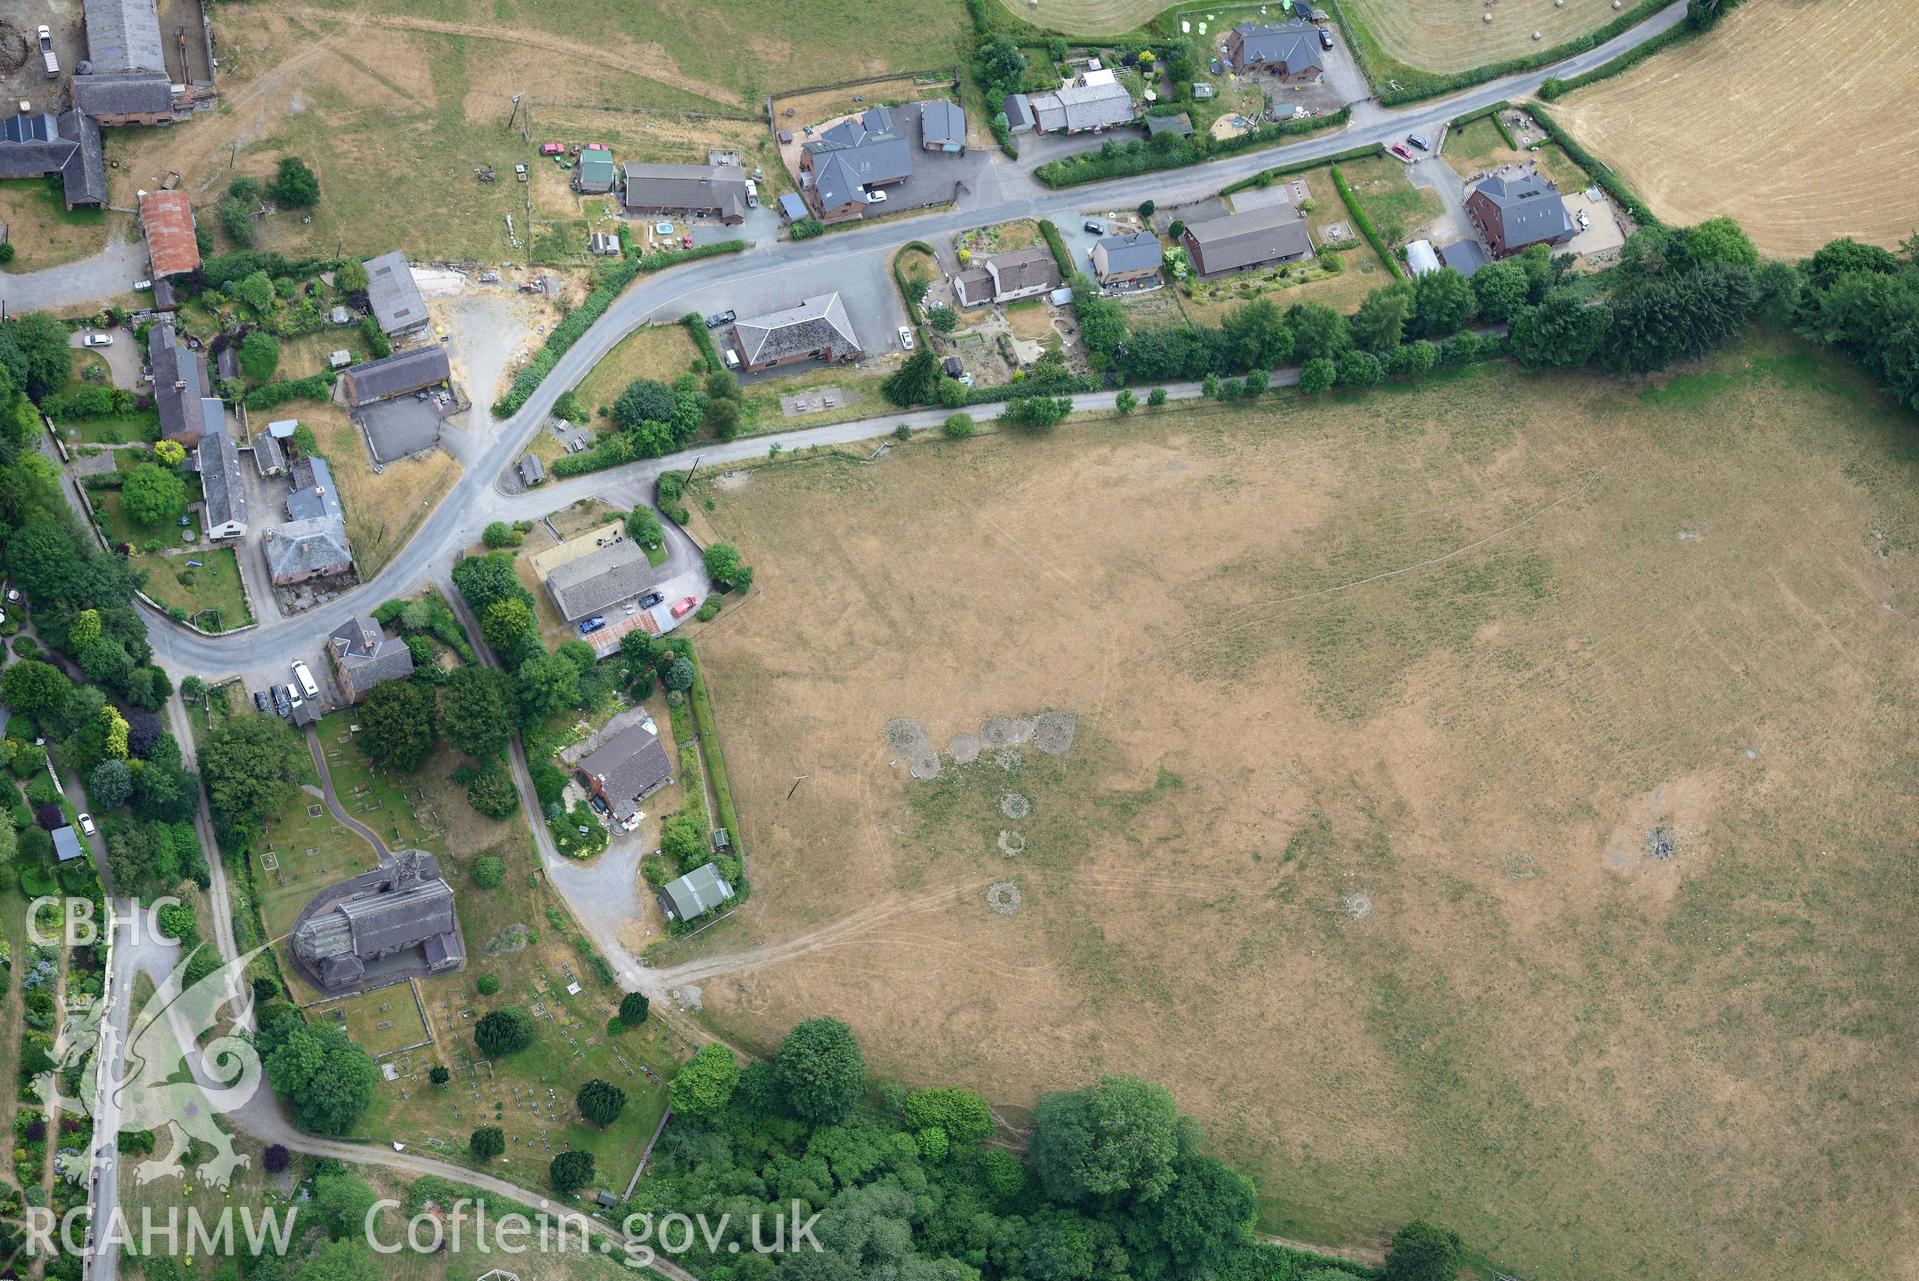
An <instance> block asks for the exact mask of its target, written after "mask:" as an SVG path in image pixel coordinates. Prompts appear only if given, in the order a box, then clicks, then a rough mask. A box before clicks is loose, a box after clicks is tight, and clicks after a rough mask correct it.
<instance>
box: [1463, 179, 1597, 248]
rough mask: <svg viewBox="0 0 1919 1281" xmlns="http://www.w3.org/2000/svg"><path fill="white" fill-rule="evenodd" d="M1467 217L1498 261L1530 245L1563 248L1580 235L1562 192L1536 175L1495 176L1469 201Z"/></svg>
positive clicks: (1472, 194) (1475, 191) (1477, 189)
mask: <svg viewBox="0 0 1919 1281" xmlns="http://www.w3.org/2000/svg"><path fill="white" fill-rule="evenodd" d="M1466 216H1467V217H1468V218H1470V219H1472V223H1473V226H1474V227H1476V228H1478V229H1479V234H1480V235H1482V236H1484V237H1485V238H1486V245H1487V247H1488V248H1490V249H1491V250H1492V256H1493V257H1495V258H1505V257H1507V256H1509V255H1511V254H1516V253H1518V252H1519V251H1520V250H1522V249H1525V248H1527V247H1528V246H1530V245H1561V244H1564V243H1566V242H1567V241H1568V240H1571V239H1572V238H1573V237H1574V236H1575V235H1577V234H1578V230H1577V228H1575V227H1574V226H1573V220H1572V218H1571V216H1570V215H1568V214H1567V212H1566V202H1565V201H1564V200H1561V199H1560V198H1559V188H1557V187H1555V186H1553V184H1552V183H1551V182H1549V181H1548V180H1547V179H1545V178H1543V177H1541V176H1540V175H1538V174H1536V173H1527V174H1517V175H1514V174H1503V173H1496V174H1494V175H1493V176H1492V177H1490V178H1487V179H1486V180H1485V181H1483V182H1481V183H1480V184H1479V185H1478V186H1477V187H1474V188H1473V189H1472V191H1471V192H1470V193H1469V194H1468V195H1467V197H1466Z"/></svg>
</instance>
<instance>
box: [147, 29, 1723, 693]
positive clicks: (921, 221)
mask: <svg viewBox="0 0 1919 1281" xmlns="http://www.w3.org/2000/svg"><path fill="white" fill-rule="evenodd" d="M1685 15H1686V6H1685V4H1684V2H1683V0H1676V2H1675V3H1674V4H1672V5H1670V6H1668V7H1667V8H1665V9H1662V10H1660V11H1659V12H1658V13H1657V14H1655V15H1653V16H1652V17H1651V18H1649V19H1647V20H1646V21H1645V22H1642V23H1640V24H1639V25H1638V26H1636V27H1634V28H1632V29H1631V30H1630V31H1627V32H1625V33H1624V34H1622V35H1620V36H1618V37H1616V38H1614V39H1612V40H1610V41H1608V42H1606V43H1605V44H1603V45H1601V46H1599V47H1598V48H1596V49H1592V50H1589V51H1587V52H1585V53H1582V54H1578V55H1576V56H1574V57H1571V58H1567V59H1565V60H1564V61H1561V62H1558V63H1555V64H1553V65H1552V66H1550V67H1545V68H1541V69H1539V70H1536V71H1529V72H1523V73H1521V74H1518V75H1513V76H1507V77H1504V78H1502V79H1499V80H1494V81H1489V82H1488V83H1486V84H1483V85H1479V86H1477V87H1475V88H1473V89H1469V90H1466V91H1465V92H1463V93H1459V94H1455V95H1453V96H1452V97H1450V98H1443V99H1438V100H1435V101H1432V102H1425V103H1418V104H1415V105H1413V106H1410V107H1407V108H1404V109H1402V110H1400V111H1396V112H1391V113H1388V114H1387V115H1386V116H1385V117H1384V118H1383V119H1381V120H1377V121H1374V122H1372V123H1365V124H1355V125H1349V126H1348V127H1347V128H1345V129H1343V130H1340V131H1338V132H1336V133H1329V134H1322V135H1316V136H1310V137H1307V138H1304V139H1301V140H1299V141H1297V142H1290V143H1286V144H1284V145H1281V146H1277V147H1273V148H1271V149H1269V150H1266V151H1258V152H1249V153H1247V154H1244V155H1238V156H1230V157H1226V158H1224V159H1220V160H1214V161H1209V162H1207V163H1205V164H1203V165H1196V166H1192V167H1190V168H1187V169H1180V170H1171V171H1168V172H1166V173H1162V174H1149V175H1145V176H1143V177H1138V178H1124V179H1116V180H1112V181H1108V182H1099V183H1089V184H1087V185H1086V186H1083V187H1073V188H1067V189H1065V190H1061V191H1051V190H1048V189H1047V188H1044V187H1042V186H1040V185H1039V184H1038V183H1037V182H1035V181H1034V180H1033V178H1032V176H1031V175H1030V174H1029V173H1027V172H1025V171H1024V170H1022V169H1020V168H1018V167H1017V166H1015V165H1012V164H1009V163H999V164H995V165H993V166H992V167H991V168H989V169H988V170H987V171H986V173H985V175H984V177H983V178H982V179H981V181H980V183H979V184H978V187H977V188H976V189H975V190H974V191H972V192H971V193H970V194H969V195H968V197H967V198H966V200H965V202H964V203H963V204H962V205H961V206H959V207H957V208H954V209H949V210H945V211H942V212H939V213H934V214H928V215H924V216H919V217H911V218H904V219H901V220H898V221H891V220H888V221H882V222H878V223H875V224H874V225H872V226H870V227H858V228H855V229H853V230H849V231H841V232H831V233H828V234H827V235H824V236H820V237H817V238H815V239H812V240H803V241H796V242H791V243H778V244H773V245H761V246H758V247H756V248H755V249H754V250H753V251H751V252H748V253H745V254H740V255H731V256H723V257H718V258H707V259H702V260H700V261H698V262H694V263H691V264H689V265H687V266H685V267H680V268H675V269H672V270H670V271H667V272H663V273H661V274H658V275H655V276H650V277H644V278H642V279H641V280H640V281H639V282H638V283H636V284H635V285H633V286H630V287H629V288H628V289H627V291H626V292H625V293H624V294H622V295H621V296H620V297H619V298H618V299H616V300H615V301H614V303H613V305H612V306H611V307H610V308H608V309H607V312H606V314H605V315H603V316H602V317H600V319H599V320H598V321H597V322H596V323H595V324H594V325H593V327H592V328H591V329H589V330H588V331H587V332H586V334H585V335H584V336H583V337H581V339H580V340H579V341H578V342H576V343H575V344H574V345H573V346H572V347H571V348H570V349H568V350H567V352H566V353H565V354H564V355H562V356H561V357H560V359H559V361H558V362H557V364H556V365H555V366H554V369H553V372H552V373H550V374H549V375H548V376H547V378H546V380H545V381H544V382H543V383H541V385H540V387H539V388H538V390H536V391H535V392H534V393H533V394H532V396H530V397H529V398H528V399H527V401H526V403H525V404H524V405H523V406H522V407H521V408H520V410H519V412H518V413H516V414H514V415H513V416H512V417H511V418H510V419H508V420H507V421H506V422H505V423H503V424H501V426H500V427H499V429H498V431H497V433H496V434H495V436H494V440H493V443H492V444H491V445H490V446H489V447H487V448H486V449H485V450H484V452H483V453H481V454H479V455H478V456H477V457H475V458H473V459H472V460H471V461H470V462H469V464H468V466H467V467H466V470H465V472H464V473H463V474H462V475H461V477H460V479H459V481H458V482H457V483H456V484H455V485H454V487H453V489H452V491H451V492H450V493H449V494H448V495H447V497H446V498H445V500H444V501H442V502H441V503H440V505H439V506H438V507H437V508H436V509H435V510H434V511H433V513H432V514H431V515H430V516H428V518H427V519H426V521H425V522H424V523H423V524H422V525H421V527H420V529H419V531H418V532H417V533H415V534H414V536H413V538H412V540H411V541H410V542H409V543H408V544H407V546H406V547H405V548H403V549H402V550H401V552H400V554H399V555H398V556H396V557H395V558H394V559H393V560H392V561H391V562H389V563H388V564H387V566H386V568H385V569H383V570H381V571H380V573H379V574H378V575H377V576H375V577H374V578H373V579H372V580H371V581H370V582H368V583H365V584H363V585H362V586H360V587H359V588H357V589H355V590H353V591H350V592H348V593H346V594H345V595H344V596H342V597H341V598H339V599H337V600H334V601H333V602H331V603H329V604H327V605H323V606H320V607H318V608H315V609H312V610H308V611H307V612H306V613H303V614H300V615H299V616H297V617H295V618H289V619H284V620H279V621H263V622H262V623H261V624H260V626H258V627H255V628H254V629H252V630H251V631H248V632H243V633H241V634H239V635H236V636H231V637H225V638H222V637H213V636H202V635H200V634H198V633H189V632H187V631H185V630H184V629H183V628H180V627H178V626H175V625H174V624H172V623H171V622H170V621H169V620H167V619H165V618H163V617H161V616H158V615H155V614H153V613H152V611H148V612H149V615H150V617H151V620H152V622H153V626H152V627H151V628H150V629H149V631H150V634H151V636H152V640H153V646H154V650H155V652H156V653H157V654H158V655H159V657H160V660H161V661H162V663H163V664H164V665H165V666H166V667H167V668H168V669H169V670H170V671H172V672H173V673H174V674H175V675H176V677H177V676H179V675H183V674H186V673H189V672H192V673H198V674H200V675H202V676H209V677H211V676H223V675H227V674H229V673H232V672H234V671H236V670H238V669H240V668H254V669H259V670H262V671H265V670H269V669H271V670H276V671H277V670H281V669H283V668H284V667H285V665H286V663H288V662H290V661H291V660H292V659H293V658H295V657H298V656H300V655H301V654H304V653H307V652H308V651H309V650H311V649H312V648H313V647H314V646H315V645H316V644H317V643H318V639H317V638H319V637H321V636H324V635H326V634H327V633H328V632H330V631H332V630H333V629H334V628H335V627H337V626H339V625H340V624H341V623H342V622H344V621H345V620H346V619H347V618H348V617H349V616H350V615H352V614H354V613H356V612H358V611H361V610H365V609H369V608H372V607H373V606H374V605H377V604H378V603H379V602H381V601H384V600H387V599H390V598H392V597H395V596H400V595H404V594H405V593H406V592H408V591H411V590H413V589H414V588H415V587H417V586H418V585H419V584H420V583H422V582H425V581H427V580H428V579H429V578H432V577H434V576H435V574H436V570H438V569H442V568H444V566H445V565H446V564H447V563H449V562H450V561H451V560H452V559H453V558H454V557H456V556H457V555H458V554H459V553H460V551H461V550H462V549H463V548H465V547H468V546H471V545H472V544H473V543H474V542H476V541H478V538H479V534H480V531H481V530H482V529H483V528H485V526H486V525H487V524H488V523H489V522H490V521H494V520H512V519H527V518H533V517H537V516H539V515H541V514H543V513H545V512H549V511H553V510H555V509H557V508H559V507H561V506H564V505H565V504H566V503H568V502H571V501H573V500H574V499H576V498H581V497H586V496H589V495H598V496H612V495H614V494H617V495H618V496H619V498H620V500H621V501H626V502H633V501H638V500H639V498H641V497H642V496H644V497H649V498H650V496H651V481H652V479H653V477H655V476H657V475H659V473H660V472H662V471H666V470H669V469H681V468H685V467H688V466H690V465H691V464H692V462H693V460H694V459H695V458H696V457H698V458H703V459H704V463H703V465H710V464H717V463H726V462H734V461H739V460H742V459H746V458H755V457H764V456H765V454H766V451H767V449H768V447H769V446H771V445H773V444H778V445H780V446H781V448H782V449H788V450H790V449H796V448H804V447H806V446H809V445H834V444H848V443H851V442H854V441H860V440H867V439H870V438H871V437H873V436H875V435H879V434H882V433H884V432H886V431H888V430H890V429H891V428H892V427H893V426H894V425H895V424H897V423H900V422H905V423H907V424H908V425H910V426H913V427H918V428H924V427H931V426H935V425H937V424H938V423H939V422H940V421H941V420H943V419H944V418H945V417H946V411H944V410H922V411H918V412H914V413H906V414H888V415H885V416H882V417H876V418H868V419H862V420H860V421H857V422H849V423H839V424H835V425H832V426H826V427H814V428H808V429H804V430H798V431H790V432H780V433H773V434H768V435H761V436H753V437H749V438H745V439H741V440H735V441H732V442H730V443H728V444H723V445H722V444H707V445H702V446H700V447H699V448H696V449H692V450H687V451H684V452H682V453H680V454H675V455H672V456H669V457H666V458H656V459H650V460H647V461H644V462H637V463H629V464H626V465H624V466H622V467H618V468H613V469H609V470H608V471H604V472H599V473H596V474H593V475H590V476H586V477H580V478H576V479H574V480H570V481H565V482H561V483H558V484H552V483H549V484H547V485H545V486H542V487H541V488H540V489H537V490H532V491H530V492H528V493H524V494H517V495H511V496H508V495H503V494H501V493H499V492H498V490H497V489H496V488H495V487H494V479H495V478H496V477H497V476H498V475H499V473H500V472H501V471H502V470H503V469H504V468H506V467H507V466H508V465H510V464H511V463H512V462H513V461H514V460H515V459H517V458H518V457H519V455H520V454H521V453H522V452H524V450H525V448H526V445H527V443H528V442H529V441H530V440H531V439H532V437H533V434H534V433H535V432H536V431H538V430H539V429H540V427H541V426H542V424H544V423H545V421H546V419H547V416H548V414H549V413H551V411H552V408H553V402H554V401H556V400H558V399H559V397H560V395H561V393H563V392H565V391H566V390H568V389H569V388H572V387H575V386H578V385H579V383H580V382H581V380H582V379H584V378H585V377H586V375H587V374H588V373H589V372H591V370H592V368H593V366H594V365H596V364H598V363H599V361H600V359H601V358H602V357H604V356H605V355H606V354H607V353H608V352H610V351H611V350H612V349H613V347H614V346H615V345H616V344H618V343H619V341H620V340H621V339H622V338H624V337H626V335H627V334H629V333H631V332H632V331H633V330H634V329H636V328H638V327H639V326H640V325H642V324H645V323H647V322H649V321H658V320H671V319H675V318H677V317H679V316H681V315H683V314H685V313H686V312H688V311H692V310H700V309H701V304H703V303H707V302H709V301H710V302H715V303H717V302H719V301H721V300H723V299H724V297H725V296H726V290H727V288H728V287H730V286H737V285H741V284H744V283H746V282H761V281H765V280H766V279H767V278H769V277H776V276H779V275H783V274H788V273H790V274H791V275H792V276H793V288H794V289H802V288H806V287H811V288H818V287H823V285H824V284H825V283H826V282H830V281H831V280H832V279H833V277H834V274H835V268H836V267H839V268H841V269H843V268H844V265H845V264H848V263H851V262H854V261H856V260H862V259H867V258H871V257H874V256H878V258H879V259H880V260H882V261H884V260H885V259H886V258H887V257H888V256H890V255H891V254H892V253H893V252H894V251H895V250H896V249H897V248H898V247H899V246H900V245H901V244H903V243H905V242H906V241H908V240H915V239H936V238H939V237H941V236H946V235H951V234H952V233H955V232H958V231H963V230H965V229H966V228H969V227H976V226H981V225H985V224H989V223H995V222H1004V221H1006V220H1009V219H1014V218H1031V217H1051V218H1053V219H1054V220H1055V221H1057V222H1064V223H1066V224H1067V225H1072V224H1074V223H1076V222H1077V216H1076V211H1078V210H1081V209H1104V208H1111V207H1119V206H1126V207H1130V206H1132V205H1134V204H1137V203H1138V202H1139V201H1140V200H1142V199H1144V198H1146V197H1148V196H1151V197H1152V198H1153V199H1155V200H1158V201H1160V202H1161V203H1171V202H1173V201H1176V200H1179V199H1182V198H1190V197H1192V196H1197V195H1204V194H1207V193H1210V192H1215V191H1218V190H1219V189H1220V188H1221V187H1223V186H1227V185H1229V184H1231V183H1233V182H1236V181H1238V180H1240V179H1242V178H1248V177H1251V176H1253V175H1254V174H1257V173H1259V172H1260V171H1262V170H1264V169H1268V168H1271V167H1273V166H1276V165H1283V164H1292V163H1296V162H1299V161H1310V160H1315V159H1323V158H1325V157H1327V156H1332V155H1337V154H1338V153H1340V152H1342V151H1347V150H1350V149H1351V148H1354V147H1358V146H1365V145H1370V144H1374V143H1386V142H1390V141H1393V140H1396V139H1398V138H1400V137H1402V136H1404V135H1405V134H1406V133H1407V132H1409V131H1413V130H1418V129H1422V128H1423V129H1426V130H1428V131H1432V132H1437V130H1438V129H1439V127H1440V126H1442V125H1443V124H1444V123H1445V122H1446V121H1448V120H1451V119H1454V118H1455V117H1458V116H1461V115H1466V114H1469V113H1471V112H1473V111H1476V110H1479V109H1481V108H1483V107H1487V106H1490V105H1491V104H1493V103H1495V102H1498V101H1500V100H1502V99H1505V98H1512V97H1519V96H1523V95H1525V94H1527V93H1530V92H1532V91H1534V90H1536V89H1537V88H1538V86H1539V84H1540V82H1541V81H1543V80H1544V79H1546V78H1547V77H1548V76H1557V77H1560V78H1562V79H1563V78H1566V77H1570V76H1574V75H1579V74H1582V73H1584V72H1586V71H1590V70H1592V69H1593V68H1595V67H1597V66H1599V65H1601V64H1602V63H1605V62H1607V61H1610V60H1611V59H1613V58H1615V57H1617V56H1619V55H1620V54H1622V53H1625V52H1627V51H1628V50H1631V49H1634V48H1636V47H1638V46H1639V45H1641V44H1643V43H1645V42H1646V41H1648V40H1651V39H1653V38H1654V37H1656V36H1659V35H1661V34H1663V33H1664V32H1666V31H1669V30H1671V29H1672V28H1673V27H1674V26H1677V25H1678V24H1679V23H1680V22H1682V21H1684V20H1685ZM789 292H790V290H789ZM793 296H795V297H798V296H799V294H798V293H794V295H793ZM1170 394H1171V395H1173V396H1174V398H1176V399H1177V398H1183V397H1190V396H1193V395H1197V394H1198V391H1197V387H1196V386H1187V387H1181V388H1178V389H1172V390H1171V391H1170ZM1142 398H1143V397H1142ZM1073 399H1074V404H1075V406H1076V407H1077V408H1081V409H1098V408H1110V407H1111V406H1112V403H1113V393H1112V392H1097V393H1091V394H1086V395H1080V396H1075V397H1074V398H1073ZM971 412H972V413H974V415H975V416H976V417H987V416H990V415H992V414H994V413H997V412H998V406H997V405H980V406H975V407H974V408H973V410H972V411H971Z"/></svg>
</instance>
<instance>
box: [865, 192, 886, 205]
mask: <svg viewBox="0 0 1919 1281" xmlns="http://www.w3.org/2000/svg"><path fill="white" fill-rule="evenodd" d="M866 203H867V204H869V205H883V204H885V203H886V193H885V192H884V191H869V192H867V193H866Z"/></svg>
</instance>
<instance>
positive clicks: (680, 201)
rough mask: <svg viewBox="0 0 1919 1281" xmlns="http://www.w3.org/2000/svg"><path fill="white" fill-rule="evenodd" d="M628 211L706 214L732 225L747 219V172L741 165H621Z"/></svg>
mask: <svg viewBox="0 0 1919 1281" xmlns="http://www.w3.org/2000/svg"><path fill="white" fill-rule="evenodd" d="M621 185H622V194H621V197H620V199H621V202H622V203H623V204H624V205H625V206H626V210H627V212H628V213H643V214H670V215H688V214H704V215H706V216H707V217H709V218H718V219H719V220H720V221H721V222H723V223H726V224H727V225H728V226H733V225H736V224H738V223H740V222H743V221H745V219H746V209H747V204H746V174H745V173H743V172H742V171H741V170H740V168H739V167H738V166H737V165H668V164H634V163H630V162H629V163H628V164H626V165H623V166H621Z"/></svg>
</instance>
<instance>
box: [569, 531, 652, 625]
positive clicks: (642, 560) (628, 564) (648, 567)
mask: <svg viewBox="0 0 1919 1281" xmlns="http://www.w3.org/2000/svg"><path fill="white" fill-rule="evenodd" d="M662 570H663V567H656V566H655V565H654V564H653V563H652V562H651V561H649V560H647V558H646V549H645V548H644V547H641V546H640V545H639V544H638V543H637V542H635V541H633V540H632V539H631V538H615V539H614V540H613V541H611V542H608V543H606V544H605V545H604V546H601V547H597V548H595V549H594V550H592V551H590V552H588V553H587V554H586V555H584V556H577V557H575V558H574V559H572V560H569V561H565V562H563V563H561V564H559V565H556V566H554V567H553V569H552V570H551V571H549V572H548V574H547V576H546V590H547V594H548V595H549V596H551V597H552V598H553V604H554V606H555V607H556V608H557V609H558V610H559V611H560V617H562V618H564V619H565V620H566V621H567V622H569V623H574V624H577V623H579V622H581V621H582V620H583V619H588V618H592V617H594V616H595V615H598V614H603V613H605V612H606V611H607V610H609V609H612V608H613V607H615V606H616V605H619V604H621V603H622V602H624V601H628V600H631V599H633V598H634V597H636V596H638V595H640V594H641V593H642V592H644V591H646V590H647V589H648V588H650V587H652V586H653V585H654V584H655V583H656V582H658V581H659V580H660V578H661V577H662V576H663V573H662Z"/></svg>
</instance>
